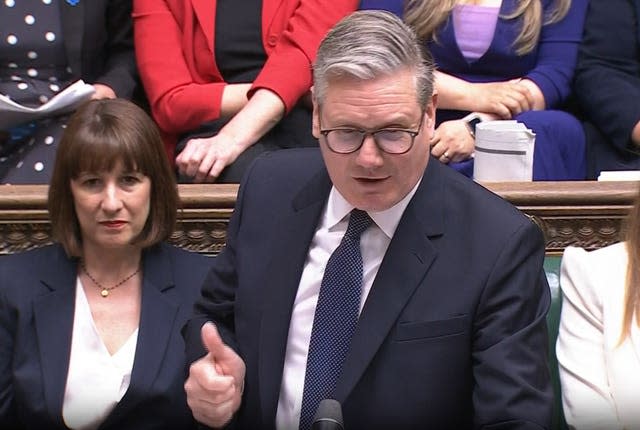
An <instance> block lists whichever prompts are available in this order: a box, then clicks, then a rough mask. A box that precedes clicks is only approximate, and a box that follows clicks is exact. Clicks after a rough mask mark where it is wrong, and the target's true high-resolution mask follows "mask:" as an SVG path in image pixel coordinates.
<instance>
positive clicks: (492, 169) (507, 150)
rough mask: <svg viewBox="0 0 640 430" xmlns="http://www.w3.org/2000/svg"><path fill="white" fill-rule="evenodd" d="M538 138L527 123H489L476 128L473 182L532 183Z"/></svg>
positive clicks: (511, 121) (510, 121)
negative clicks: (534, 153) (534, 151)
mask: <svg viewBox="0 0 640 430" xmlns="http://www.w3.org/2000/svg"><path fill="white" fill-rule="evenodd" d="M535 138H536V135H535V133H534V132H533V131H531V130H530V129H528V128H527V127H526V126H525V125H524V124H523V123H521V122H517V121H513V120H505V121H485V122H481V123H479V124H478V125H477V126H476V146H475V155H474V158H475V160H474V162H473V178H474V179H475V180H477V181H484V182H492V181H531V180H532V179H533V149H534V146H535V140H536V139H535Z"/></svg>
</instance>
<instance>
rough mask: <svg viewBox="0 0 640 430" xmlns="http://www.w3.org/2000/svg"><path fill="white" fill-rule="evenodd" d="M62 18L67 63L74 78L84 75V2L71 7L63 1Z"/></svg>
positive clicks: (61, 6) (61, 4) (61, 7)
mask: <svg viewBox="0 0 640 430" xmlns="http://www.w3.org/2000/svg"><path fill="white" fill-rule="evenodd" d="M59 4H60V16H61V20H62V36H63V40H64V47H65V50H66V52H67V62H68V63H69V67H71V70H72V72H73V75H74V76H80V75H81V74H82V38H83V35H84V23H85V19H84V13H85V9H84V8H85V6H84V2H82V1H81V2H79V3H78V4H76V5H75V6H71V5H70V4H68V3H67V2H64V1H61V2H59Z"/></svg>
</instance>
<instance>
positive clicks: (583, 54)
mask: <svg viewBox="0 0 640 430" xmlns="http://www.w3.org/2000/svg"><path fill="white" fill-rule="evenodd" d="M638 19H640V0H591V1H590V2H589V9H588V10H587V18H586V21H585V25H584V36H583V41H582V44H581V46H580V51H579V56H578V65H577V68H576V74H575V82H574V93H575V97H576V99H577V101H578V102H579V108H580V109H581V110H582V113H583V115H584V118H585V120H586V124H585V131H586V134H587V162H588V174H589V177H592V178H593V177H596V176H597V175H598V173H599V172H600V171H601V170H634V169H640V150H639V149H638V148H637V147H636V148H634V146H633V144H632V143H631V131H632V130H633V127H634V126H635V125H636V123H637V122H638V121H640V103H639V102H638V100H640V25H638Z"/></svg>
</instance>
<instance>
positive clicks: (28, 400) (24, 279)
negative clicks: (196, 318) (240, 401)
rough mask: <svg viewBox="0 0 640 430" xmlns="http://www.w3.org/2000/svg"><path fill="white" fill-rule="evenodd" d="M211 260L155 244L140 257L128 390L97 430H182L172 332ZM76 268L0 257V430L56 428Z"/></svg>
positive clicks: (48, 250) (39, 253) (180, 372)
mask: <svg viewBox="0 0 640 430" xmlns="http://www.w3.org/2000/svg"><path fill="white" fill-rule="evenodd" d="M211 261H212V259H209V258H206V257H204V256H201V255H198V254H195V253H190V252H187V251H184V250H180V249H178V248H175V247H173V246H170V245H165V244H162V245H158V246H155V247H153V248H150V249H148V250H146V251H145V252H144V255H143V287H142V308H141V313H140V326H139V332H138V344H137V347H136V354H135V360H134V364H133V369H132V374H131V383H130V386H129V389H128V390H127V392H126V394H125V395H124V397H123V398H122V400H121V401H120V402H119V403H118V405H117V406H116V407H115V409H114V410H113V411H112V412H111V414H110V415H109V416H108V417H107V419H106V420H105V422H104V423H103V424H102V425H101V426H100V427H99V428H100V429H104V430H106V429H113V430H122V429H125V430H126V429H130V430H139V429H167V430H176V429H188V428H191V427H192V426H193V425H194V423H193V418H192V416H191V412H190V410H189V408H188V406H187V404H186V398H185V393H184V388H183V384H184V380H185V377H186V366H185V355H184V342H183V340H182V336H181V335H180V328H181V327H182V325H183V324H184V322H185V321H186V320H187V318H188V316H189V315H190V314H191V312H192V306H193V302H194V300H195V299H196V298H197V296H198V294H199V292H200V286H201V284H202V281H203V279H204V277H205V275H206V273H207V271H208V269H209V267H210V262H211ZM76 274H77V260H75V259H70V258H68V257H67V255H66V253H65V252H64V250H63V249H62V247H61V246H59V245H52V246H48V247H45V248H41V249H38V250H34V251H29V252H26V253H22V254H16V255H11V256H5V257H1V258H0V428H2V429H23V428H24V429H34V430H41V429H48V430H49V429H64V428H66V427H65V425H64V423H63V420H62V402H63V398H64V390H65V383H66V379H67V373H68V365H69V354H70V351H71V334H72V327H73V317H74V304H75V286H76Z"/></svg>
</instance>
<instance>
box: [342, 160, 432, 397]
mask: <svg viewBox="0 0 640 430" xmlns="http://www.w3.org/2000/svg"><path fill="white" fill-rule="evenodd" d="M432 164H436V163H432ZM439 167H440V166H437V165H436V166H433V168H429V169H427V170H426V172H425V175H424V177H423V179H422V183H421V184H420V186H419V187H418V190H417V191H416V194H415V195H414V197H413V199H412V201H411V202H410V203H409V205H408V206H407V208H406V210H405V211H404V214H403V215H402V219H401V220H400V223H399V224H398V228H397V229H396V232H395V234H394V236H393V238H392V240H391V243H390V244H389V248H388V249H387V252H386V254H385V257H384V259H383V260H382V263H381V265H380V268H379V270H378V274H377V275H376V279H375V280H374V282H373V286H372V287H371V291H370V292H369V296H368V297H367V301H366V302H365V305H364V307H363V309H362V313H361V315H360V319H359V321H358V326H357V327H356V332H355V333H354V337H353V339H352V340H351V347H350V349H349V353H348V354H347V357H346V359H345V363H344V365H343V369H342V376H341V377H340V379H339V381H338V385H337V386H336V391H335V398H336V399H337V400H338V401H340V402H344V401H345V399H346V398H347V396H348V395H349V393H350V392H351V391H352V390H353V388H354V387H355V385H356V384H357V382H358V380H359V379H360V378H361V377H362V374H363V373H364V371H365V369H366V368H367V366H368V365H369V363H370V362H371V361H372V360H373V358H374V357H375V354H376V352H377V350H378V349H379V347H380V345H382V343H383V342H384V341H385V339H386V338H387V337H388V336H389V333H390V331H391V329H392V328H393V326H394V325H395V323H396V321H397V319H398V317H399V315H400V313H401V312H402V310H403V309H404V307H405V305H406V304H407V302H408V301H409V299H410V297H411V296H412V294H413V293H414V291H415V289H416V288H417V287H418V286H419V285H420V284H421V282H422V280H423V278H424V276H425V275H426V273H427V271H428V269H429V267H430V266H431V264H432V263H433V261H434V259H435V258H436V256H437V253H436V250H435V249H434V247H433V245H432V243H431V242H430V240H429V238H430V237H435V236H440V235H442V234H443V228H444V213H443V211H442V206H443V201H442V198H443V194H442V190H441V185H442V183H441V180H440V175H439V174H438V172H437V170H438V168H439Z"/></svg>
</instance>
